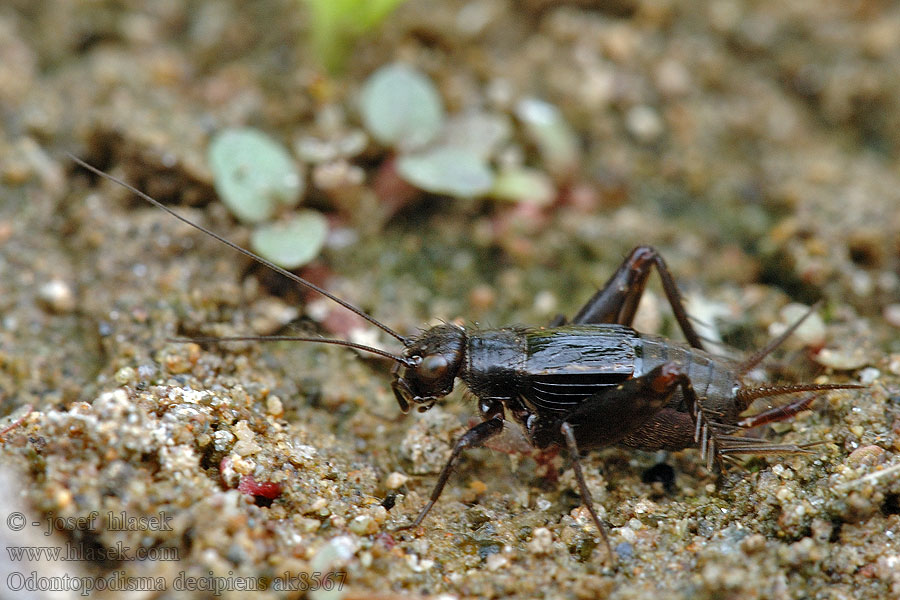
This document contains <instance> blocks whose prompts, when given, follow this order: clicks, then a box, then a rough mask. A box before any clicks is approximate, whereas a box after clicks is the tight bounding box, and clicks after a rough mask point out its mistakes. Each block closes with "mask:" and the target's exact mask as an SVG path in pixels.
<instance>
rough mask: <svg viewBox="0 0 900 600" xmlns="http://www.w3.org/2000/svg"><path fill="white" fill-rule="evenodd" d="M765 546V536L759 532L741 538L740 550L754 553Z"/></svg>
mask: <svg viewBox="0 0 900 600" xmlns="http://www.w3.org/2000/svg"><path fill="white" fill-rule="evenodd" d="M765 547H766V538H765V536H764V535H762V534H760V533H754V534H752V535H748V536H747V537H745V538H744V539H742V540H741V550H743V551H744V554H756V553H757V552H759V551H761V550H763V549H764V548H765Z"/></svg>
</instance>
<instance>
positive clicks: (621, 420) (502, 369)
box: [72, 156, 861, 561]
mask: <svg viewBox="0 0 900 600" xmlns="http://www.w3.org/2000/svg"><path fill="white" fill-rule="evenodd" d="M72 159H73V160H74V161H75V162H77V163H78V164H79V165H81V166H82V167H84V168H86V169H88V170H89V171H91V172H93V173H95V174H97V175H99V176H101V177H104V178H106V179H109V180H110V181H113V182H115V183H118V184H119V185H122V186H124V187H125V188H127V189H128V190H130V191H131V192H133V193H134V194H136V195H138V196H140V197H141V198H143V199H145V200H146V201H148V202H150V203H152V204H154V205H155V206H157V207H159V208H161V209H163V210H164V211H166V212H168V213H169V214H171V215H173V216H174V217H176V218H177V219H179V220H181V221H183V222H185V223H187V224H188V225H190V226H191V227H195V228H196V229H199V230H200V231H202V232H204V233H207V234H208V235H210V236H212V237H214V238H215V239H217V240H219V241H220V242H222V243H223V244H225V245H227V246H229V247H231V248H233V249H234V250H236V251H238V252H240V253H242V254H244V255H245V256H248V257H250V258H252V259H253V260H255V261H257V262H259V263H261V264H263V265H265V266H268V267H269V268H271V269H272V270H274V271H276V272H278V273H281V274H282V275H284V276H285V277H287V278H289V279H291V280H293V281H295V282H297V283H299V284H300V285H302V286H304V287H307V288H309V289H311V290H313V291H315V292H318V293H319V294H321V295H323V296H325V297H327V298H329V299H331V300H333V301H335V302H336V303H338V304H340V305H341V306H343V307H344V308H346V309H348V310H350V311H352V312H354V313H356V314H358V315H359V316H361V317H363V318H364V319H366V320H367V321H369V322H370V323H372V324H373V325H375V326H377V327H379V328H380V329H382V330H383V331H385V332H387V333H389V334H390V335H392V336H393V337H395V338H397V339H398V340H400V341H401V342H402V343H403V345H404V349H403V352H402V353H400V354H393V353H391V352H388V351H385V350H380V349H378V348H372V347H370V346H364V345H361V344H354V343H352V342H347V341H344V340H335V339H324V338H310V337H295V336H265V337H256V336H254V337H251V336H241V337H229V338H193V340H192V341H214V342H224V341H245V340H292V341H304V342H316V343H327V344H336V345H341V346H347V347H350V348H356V349H358V350H363V351H366V352H371V353H374V354H377V355H380V356H383V357H386V358H389V359H391V360H393V361H394V362H395V364H394V368H393V370H392V375H393V380H392V382H391V387H392V389H393V392H394V396H395V398H396V400H397V403H398V405H399V407H400V410H401V411H403V412H404V413H405V412H408V411H409V410H410V408H411V407H412V406H416V407H417V409H418V410H419V411H420V412H424V411H427V410H429V409H430V408H431V407H432V406H433V405H434V404H435V403H436V402H437V401H438V400H440V399H442V398H444V397H446V396H447V395H448V394H450V393H451V392H452V391H453V388H454V385H455V382H456V380H457V379H459V380H461V381H463V382H464V383H465V384H466V387H468V389H469V390H470V391H471V392H472V394H473V395H474V396H475V397H476V398H477V399H478V413H479V415H480V417H481V422H480V423H479V424H477V425H475V426H474V427H472V428H471V429H469V430H468V431H467V432H465V433H464V434H463V435H462V436H461V437H460V438H459V439H458V440H457V441H456V443H455V444H454V446H453V449H452V451H451V453H450V457H449V458H448V460H447V461H446V463H445V464H444V467H443V469H442V470H441V472H440V474H439V475H438V478H437V482H436V484H435V486H434V488H433V489H432V492H431V495H430V496H429V499H428V502H427V503H426V504H425V506H424V507H423V508H422V509H421V510H420V512H419V513H418V515H417V516H416V518H415V519H414V520H413V521H412V522H411V523H410V524H409V525H406V526H404V527H400V529H407V528H413V527H417V526H418V525H420V524H421V523H422V522H423V520H424V519H425V517H426V516H427V515H428V513H429V511H430V510H431V509H432V507H433V506H434V505H435V503H436V502H437V501H438V499H439V498H440V496H441V493H442V492H443V490H444V487H445V486H446V484H447V482H448V481H449V479H450V475H451V473H452V471H453V468H454V467H455V466H456V464H457V463H458V461H459V459H460V458H461V456H462V453H463V451H464V450H466V449H468V448H472V447H476V446H481V445H483V444H484V443H485V441H487V440H488V439H490V438H492V437H494V436H495V435H497V434H498V433H500V431H502V430H503V427H504V425H505V423H506V422H507V420H509V421H513V422H516V423H517V424H518V425H520V426H521V428H522V429H523V431H524V435H525V437H526V438H527V440H528V442H529V443H530V444H531V445H532V446H533V447H534V448H536V449H538V450H552V449H557V448H565V449H567V450H568V452H569V454H570V455H571V459H572V467H573V469H574V472H575V479H576V481H577V484H578V489H579V492H580V494H581V497H582V502H583V503H584V505H585V506H586V508H587V509H588V512H589V513H590V516H591V520H592V521H593V523H594V526H595V527H596V528H597V529H598V531H599V532H600V534H601V535H602V536H603V541H604V544H605V545H606V549H607V552H608V555H609V557H610V560H611V561H614V560H615V557H614V555H613V552H612V548H611V543H610V540H609V536H608V534H607V531H606V527H605V526H604V525H603V523H602V522H601V520H600V518H599V517H598V515H597V512H596V510H595V508H594V505H593V500H592V498H591V494H590V491H589V490H588V486H587V482H586V480H585V477H584V473H583V470H582V467H581V458H580V452H582V451H589V450H594V449H598V448H604V447H607V446H613V445H617V446H621V447H625V448H633V449H640V450H649V451H656V450H681V449H684V448H699V449H700V453H701V456H702V457H703V458H705V459H706V460H707V465H708V467H709V468H712V465H713V462H716V463H718V464H719V466H720V467H722V468H724V463H725V462H726V461H733V460H734V459H733V455H736V454H786V453H804V452H809V450H808V447H809V444H799V445H798V444H790V443H785V444H778V443H768V442H765V441H762V440H759V439H757V438H750V437H741V436H740V435H739V434H740V432H741V431H742V430H744V429H747V428H749V427H755V426H758V425H762V424H766V423H774V422H778V421H783V420H786V419H789V418H791V417H793V416H794V415H795V414H797V413H798V412H800V411H803V410H807V409H808V408H809V405H810V402H811V400H812V398H811V397H810V398H802V399H798V400H795V401H793V402H791V403H789V404H787V405H784V406H782V407H780V408H774V409H769V410H766V411H763V412H759V413H757V414H755V415H749V416H745V415H743V413H744V411H746V410H747V409H748V408H749V406H750V404H751V402H752V401H753V400H754V399H756V398H764V397H769V396H777V395H781V394H794V393H799V392H822V391H827V390H837V389H850V388H857V387H861V386H859V385H857V384H794V385H753V384H750V383H749V382H747V383H745V382H744V380H743V377H744V375H745V374H746V373H747V372H748V371H750V370H751V369H752V368H753V367H755V366H756V365H757V364H759V363H760V362H761V361H762V360H763V359H764V358H765V357H766V356H767V355H769V354H770V353H771V352H772V351H773V350H775V348H776V347H778V346H779V345H780V344H781V343H782V342H783V341H784V340H785V339H786V338H787V336H789V335H790V334H791V333H792V332H793V331H794V330H795V329H796V328H797V326H798V325H799V323H800V322H802V320H803V319H801V320H800V321H798V322H797V323H795V324H794V325H792V326H791V327H790V328H788V330H787V331H785V332H784V333H783V334H782V335H780V336H778V337H776V338H775V339H774V340H772V341H771V342H770V343H769V344H767V345H766V346H765V347H764V348H762V349H761V350H759V351H758V352H756V353H754V354H752V355H751V356H750V357H749V358H747V359H746V360H744V361H743V362H741V363H734V362H732V361H730V360H728V359H724V358H723V357H720V356H716V355H715V354H712V353H710V352H707V351H706V350H705V349H704V347H703V340H702V338H701V337H700V336H699V335H698V334H697V332H696V331H695V329H694V326H693V325H692V322H691V317H690V316H689V315H688V313H687V311H686V310H685V308H684V305H683V302H682V300H681V294H680V292H679V291H678V287H677V286H676V284H675V280H674V278H673V277H672V275H671V273H670V272H669V270H668V267H667V266H666V263H665V262H664V261H663V259H662V257H661V256H660V255H659V253H658V252H657V251H656V250H655V249H654V248H651V247H649V246H638V247H637V248H635V249H634V250H632V252H631V254H630V255H629V256H628V257H627V258H626V259H625V260H624V262H623V263H622V266H620V267H619V269H618V270H616V272H615V273H614V274H613V275H612V277H610V279H609V280H608V281H607V282H606V284H605V285H604V286H603V287H602V288H601V289H600V290H599V291H598V292H597V293H596V294H594V296H592V297H591V299H590V300H589V301H588V302H587V304H585V306H584V307H583V308H582V309H581V310H580V311H579V312H578V313H577V314H576V316H575V317H574V318H573V319H572V321H571V322H570V323H568V324H567V323H566V319H565V317H562V316H561V317H558V318H557V319H556V320H554V322H553V324H551V325H550V326H549V327H504V328H498V329H477V328H472V327H460V326H457V325H453V324H449V323H445V324H441V325H437V326H434V327H431V328H430V329H427V330H425V331H423V332H421V333H420V334H418V335H416V336H414V337H410V338H405V337H403V336H401V335H400V334H398V333H396V332H395V331H393V330H392V329H390V328H389V327H387V326H386V325H384V324H382V323H380V322H379V321H377V320H375V319H374V318H372V317H371V316H369V315H368V314H366V313H364V312H363V311H362V310H360V309H358V308H356V307H355V306H353V305H352V304H350V303H349V302H346V301H344V300H342V299H340V298H338V297H336V296H334V295H333V294H331V293H329V292H328V291H326V290H323V289H322V288H320V287H318V286H316V285H314V284H312V283H310V282H309V281H306V280H305V279H303V278H302V277H298V276H297V275H295V274H293V273H291V272H289V271H286V270H284V269H282V268H281V267H278V266H277V265H275V264H273V263H271V262H270V261H268V260H266V259H264V258H262V257H259V256H257V255H256V254H254V253H252V252H250V251H248V250H245V249H244V248H241V247H239V246H237V245H236V244H234V243H232V242H230V241H228V240H226V239H225V238H223V237H221V236H219V235H217V234H215V233H213V232H211V231H209V230H207V229H205V228H203V227H200V226H199V225H197V224H195V223H192V222H190V221H188V220H187V219H185V218H184V217H182V216H180V215H178V214H177V213H176V212H174V211H172V210H171V209H169V208H168V207H166V206H164V205H162V204H161V203H159V202H158V201H156V200H155V199H153V198H151V197H150V196H148V195H146V194H144V193H143V192H141V191H139V190H137V189H135V188H134V187H132V186H130V185H128V184H127V183H125V182H123V181H120V180H119V179H116V178H115V177H112V176H110V175H108V174H106V173H104V172H102V171H100V170H99V169H96V168H95V167H92V166H91V165H89V164H87V163H85V162H84V161H82V160H81V159H79V158H77V157H75V156H72ZM653 270H655V271H656V272H657V274H658V276H659V278H660V280H661V282H662V287H663V291H664V292H665V295H666V298H667V300H668V302H669V304H670V306H671V308H672V312H673V314H674V316H675V320H676V322H677V323H678V325H679V327H680V328H681V331H682V333H683V335H684V338H685V339H686V340H687V343H686V344H685V343H679V342H675V341H672V340H667V339H665V338H662V337H659V336H653V335H646V334H642V333H639V332H637V331H635V330H634V329H632V328H631V324H632V322H633V320H634V316H635V312H636V311H637V306H638V303H639V301H640V299H641V295H642V294H643V292H644V288H645V286H646V283H647V280H648V278H649V276H650V274H651V272H652V271H653ZM810 312H812V311H810ZM807 316H808V315H807ZM805 318H806V316H804V319H805Z"/></svg>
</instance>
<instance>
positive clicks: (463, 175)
mask: <svg viewBox="0 0 900 600" xmlns="http://www.w3.org/2000/svg"><path fill="white" fill-rule="evenodd" d="M397 171H398V172H399V173H400V176H401V177H402V178H403V179H405V180H406V181H408V182H409V183H411V184H413V185H414V186H416V187H417V188H420V189H423V190H425V191H427V192H432V193H434V194H447V195H448V196H455V197H457V198H473V197H475V196H481V195H483V194H484V193H485V192H487V191H488V190H490V189H491V186H492V185H493V183H494V173H493V172H492V171H491V169H490V167H489V166H488V165H487V163H486V162H485V161H484V159H482V158H481V157H480V156H478V155H476V154H474V153H472V152H468V151H466V150H463V149H461V148H455V147H452V146H451V147H439V148H434V149H432V150H428V151H427V152H423V153H420V154H410V155H407V156H402V157H400V158H399V159H398V160H397Z"/></svg>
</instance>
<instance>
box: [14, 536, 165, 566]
mask: <svg viewBox="0 0 900 600" xmlns="http://www.w3.org/2000/svg"><path fill="white" fill-rule="evenodd" d="M6 554H7V555H8V557H9V560H10V561H12V562H21V561H28V562H33V563H34V562H57V561H67V562H107V561H109V562H130V561H134V560H147V561H176V560H181V553H180V549H179V548H167V547H157V548H152V547H151V548H144V547H140V546H139V547H137V548H133V547H131V546H126V545H125V544H123V543H122V542H121V541H119V542H116V544H115V545H114V546H99V545H96V544H84V543H77V544H76V543H69V544H65V545H63V546H7V547H6Z"/></svg>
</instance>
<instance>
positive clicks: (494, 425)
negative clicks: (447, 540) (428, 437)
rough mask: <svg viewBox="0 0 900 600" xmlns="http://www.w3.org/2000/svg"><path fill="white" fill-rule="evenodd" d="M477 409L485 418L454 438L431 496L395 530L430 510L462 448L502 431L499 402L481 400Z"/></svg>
mask: <svg viewBox="0 0 900 600" xmlns="http://www.w3.org/2000/svg"><path fill="white" fill-rule="evenodd" d="M479 410H480V412H481V415H482V417H483V418H484V419H485V420H484V421H482V422H481V423H479V424H477V425H475V426H474V427H472V428H471V429H469V430H468V431H466V432H465V433H464V434H462V435H461V436H460V437H459V439H458V440H456V444H454V445H453V451H452V452H451V453H450V458H449V459H447V463H446V464H445V465H444V468H443V469H441V474H440V475H438V480H437V483H436V484H435V486H434V489H433V490H431V497H430V498H429V499H428V502H427V503H426V504H425V506H424V507H423V508H422V510H421V511H419V514H418V516H417V517H416V518H415V520H414V521H413V522H412V523H408V524H407V525H401V526H400V527H397V531H400V530H403V529H413V528H415V527H418V526H419V525H420V524H421V523H422V521H423V520H424V519H425V517H426V516H427V515H428V512H429V511H430V510H431V507H432V506H434V503H435V502H437V500H438V498H440V497H441V493H442V492H443V491H444V486H445V485H447V480H449V479H450V473H452V472H453V466H454V465H455V464H456V462H457V460H459V456H460V455H461V454H462V451H463V450H465V449H466V448H477V447H478V446H482V445H484V443H485V442H486V441H488V440H489V439H491V438H492V437H494V436H495V435H497V434H499V433H500V432H501V431H503V405H502V404H501V403H500V402H498V401H491V400H481V402H480V404H479Z"/></svg>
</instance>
